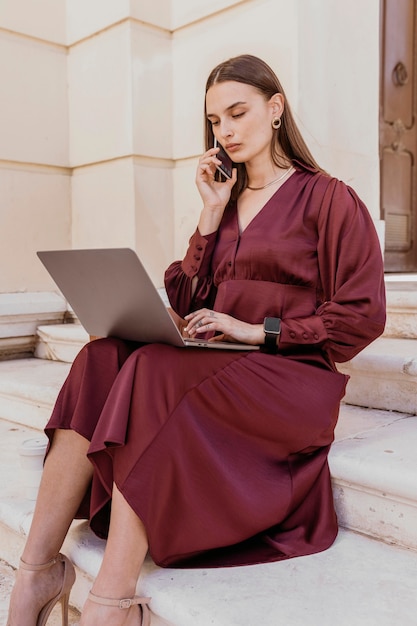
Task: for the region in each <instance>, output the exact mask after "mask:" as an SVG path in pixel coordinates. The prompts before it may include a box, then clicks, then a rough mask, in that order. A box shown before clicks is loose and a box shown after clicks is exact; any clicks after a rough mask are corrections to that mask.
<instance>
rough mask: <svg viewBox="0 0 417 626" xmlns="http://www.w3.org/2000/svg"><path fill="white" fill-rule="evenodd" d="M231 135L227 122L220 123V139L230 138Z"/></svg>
mask: <svg viewBox="0 0 417 626" xmlns="http://www.w3.org/2000/svg"><path fill="white" fill-rule="evenodd" d="M232 134H233V133H232V129H231V128H230V124H229V123H228V121H227V120H225V121H224V122H220V135H221V137H222V139H227V138H228V137H231V135H232Z"/></svg>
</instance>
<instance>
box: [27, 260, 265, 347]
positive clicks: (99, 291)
mask: <svg viewBox="0 0 417 626" xmlns="http://www.w3.org/2000/svg"><path fill="white" fill-rule="evenodd" d="M37 254H38V257H39V258H40V260H41V261H42V263H43V264H44V266H45V267H46V269H47V270H48V272H49V273H50V275H51V276H52V278H53V279H54V281H55V282H56V284H57V286H58V287H59V289H60V291H61V292H62V294H63V295H64V297H65V298H66V300H67V301H68V302H69V304H70V305H71V307H72V308H73V310H74V313H75V314H76V315H77V317H78V319H79V320H80V322H81V324H82V325H83V326H84V328H85V330H86V331H87V332H88V333H89V334H90V335H97V336H99V337H119V338H121V339H128V340H131V341H138V342H145V343H168V344H170V345H173V346H178V347H190V346H191V347H194V348H195V347H202V348H218V349H219V348H220V349H223V350H224V349H227V350H257V349H259V346H250V345H247V344H240V343H228V342H224V341H223V342H209V341H205V340H203V339H187V338H184V337H182V335H181V333H180V331H179V329H178V328H177V325H176V324H175V322H174V320H173V319H172V317H171V316H170V314H169V312H168V310H167V308H166V306H165V303H164V302H163V300H162V298H161V296H160V295H159V293H158V290H157V289H156V287H155V286H154V284H153V283H152V281H151V279H150V277H149V276H148V274H147V272H146V270H145V268H144V267H143V265H142V263H141V262H140V260H139V258H138V256H137V255H136V253H135V252H134V251H133V250H130V249H129V248H105V249H92V250H49V251H42V252H38V253H37Z"/></svg>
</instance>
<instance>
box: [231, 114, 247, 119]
mask: <svg viewBox="0 0 417 626" xmlns="http://www.w3.org/2000/svg"><path fill="white" fill-rule="evenodd" d="M244 115H245V113H235V114H234V115H232V117H233V118H235V119H236V118H237V117H243V116H244Z"/></svg>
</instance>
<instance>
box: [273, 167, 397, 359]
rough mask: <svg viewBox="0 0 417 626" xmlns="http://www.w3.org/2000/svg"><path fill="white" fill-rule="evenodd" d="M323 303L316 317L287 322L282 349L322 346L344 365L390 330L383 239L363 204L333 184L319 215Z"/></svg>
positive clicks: (282, 339)
mask: <svg viewBox="0 0 417 626" xmlns="http://www.w3.org/2000/svg"><path fill="white" fill-rule="evenodd" d="M317 254H318V267H319V278H320V283H321V289H322V294H321V300H322V303H321V304H320V305H319V307H318V308H317V311H316V315H315V316H311V317H307V318H295V319H285V320H283V324H282V335H281V346H282V347H283V348H288V347H290V346H291V345H294V344H298V345H299V344H319V345H321V347H322V349H324V350H325V351H326V352H327V353H328V354H329V356H330V357H331V359H332V360H333V361H335V362H338V363H342V362H344V361H347V360H349V359H351V358H353V357H354V356H355V355H356V354H357V353H358V352H360V351H361V350H362V349H363V348H365V347H366V346H367V345H368V344H369V343H371V342H372V341H373V340H374V339H376V338H377V337H378V336H379V335H380V334H381V333H382V332H383V330H384V325H385V285H384V270H383V260H382V254H381V249H380V244H379V241H378V237H377V234H376V231H375V228H374V225H373V222H372V219H371V217H370V215H369V213H368V210H367V209H366V207H365V206H364V204H363V202H362V201H361V200H360V198H358V196H357V195H356V193H355V192H354V191H353V190H352V189H351V188H350V187H348V186H347V185H345V184H344V183H342V182H340V181H338V180H336V179H331V182H330V183H329V184H328V186H327V188H326V191H325V194H324V198H323V203H322V206H321V209H320V212H319V216H318V248H317Z"/></svg>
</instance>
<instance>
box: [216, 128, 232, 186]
mask: <svg viewBox="0 0 417 626" xmlns="http://www.w3.org/2000/svg"><path fill="white" fill-rule="evenodd" d="M214 147H215V148H220V151H219V152H218V153H217V155H216V156H217V158H218V159H219V161H221V164H220V165H216V167H217V169H218V170H219V172H221V173H222V174H223V176H225V178H228V179H229V180H230V179H231V178H232V173H233V161H232V159H231V158H230V157H229V155H228V154H227V153H226V151H225V149H224V148H223V146H221V145H220V144H219V143H218V141H217V139H216V138H214Z"/></svg>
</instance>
